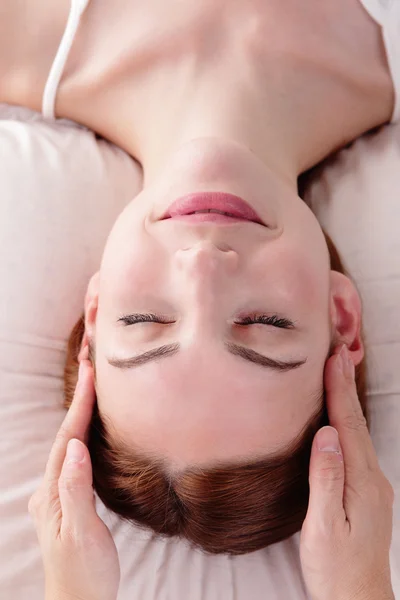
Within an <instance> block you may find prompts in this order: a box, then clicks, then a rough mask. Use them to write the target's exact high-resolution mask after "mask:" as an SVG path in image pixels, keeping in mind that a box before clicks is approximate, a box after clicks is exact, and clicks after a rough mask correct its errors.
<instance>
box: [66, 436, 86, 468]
mask: <svg viewBox="0 0 400 600" xmlns="http://www.w3.org/2000/svg"><path fill="white" fill-rule="evenodd" d="M84 457H85V454H84V449H83V445H82V443H81V442H80V441H79V440H76V439H73V440H69V442H68V446H67V465H69V464H70V463H79V462H82V461H83V459H84Z"/></svg>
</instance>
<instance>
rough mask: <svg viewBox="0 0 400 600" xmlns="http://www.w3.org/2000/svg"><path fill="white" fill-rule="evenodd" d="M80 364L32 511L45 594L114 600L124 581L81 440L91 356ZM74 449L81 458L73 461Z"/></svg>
mask: <svg viewBox="0 0 400 600" xmlns="http://www.w3.org/2000/svg"><path fill="white" fill-rule="evenodd" d="M80 367H81V368H80V377H79V381H78V385H77V387H76V390H75V395H74V399H73V401H72V404H71V407H70V409H69V411H68V413H67V415H66V417H65V419H64V422H63V424H62V425H61V428H60V430H59V432H58V434H57V437H56V440H55V442H54V444H53V447H52V449H51V453H50V457H49V459H48V462H47V465H46V473H45V476H44V479H43V481H42V483H41V485H40V487H39V488H38V489H37V491H36V492H35V493H34V494H33V496H32V497H31V498H30V500H29V505H28V510H29V513H30V514H31V516H32V517H33V519H34V522H35V527H36V531H37V534H38V539H39V544H40V548H41V552H42V558H43V564H44V570H45V580H46V598H49V599H50V598H52V599H53V598H54V599H55V598H62V599H63V600H64V598H66V599H69V598H71V599H72V598H74V599H76V598H79V599H80V600H115V599H116V598H117V594H118V587H119V580H120V567H119V561H118V554H117V549H116V547H115V544H114V541H113V539H112V536H111V534H110V531H109V530H108V528H107V527H106V525H105V523H104V522H103V521H102V520H101V519H100V517H99V516H98V515H97V513H96V509H95V497H94V493H93V488H92V466H91V460H90V455H89V451H88V449H87V447H86V445H85V444H84V443H82V442H85V443H87V432H88V427H89V424H90V419H91V415H92V411H93V405H94V398H95V391H94V383H93V369H92V366H91V365H90V362H89V361H87V360H82V361H81V365H80ZM71 440H72V442H71ZM79 440H80V441H79ZM67 444H68V453H67V456H66V450H67ZM70 450H72V451H76V452H77V454H76V459H79V458H82V460H81V461H79V462H71V463H69V462H68V459H69V458H70V455H69V452H70ZM71 458H72V459H73V455H72V454H71Z"/></svg>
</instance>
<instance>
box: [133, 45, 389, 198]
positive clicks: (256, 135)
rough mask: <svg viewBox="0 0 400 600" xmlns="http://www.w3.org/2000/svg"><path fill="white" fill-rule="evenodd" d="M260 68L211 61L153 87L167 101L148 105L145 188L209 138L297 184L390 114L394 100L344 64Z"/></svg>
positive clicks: (285, 63) (142, 156)
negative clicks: (353, 76) (239, 148)
mask: <svg viewBox="0 0 400 600" xmlns="http://www.w3.org/2000/svg"><path fill="white" fill-rule="evenodd" d="M182 62H183V63H184V61H182ZM255 65H256V62H255V61H253V62H252V63H250V62H248V63H246V62H244V63H243V64H239V65H238V66H237V68H235V70H234V73H231V72H230V71H229V69H227V68H226V64H225V65H224V68H222V66H221V68H220V69H217V68H216V67H214V69H213V70H211V69H210V67H209V66H207V65H205V66H204V69H201V70H200V69H199V71H200V72H201V73H205V75H202V76H199V75H198V74H197V73H196V75H194V74H193V70H191V71H190V73H191V74H190V75H187V72H188V69H187V68H186V65H185V64H183V65H182V66H177V67H176V75H174V85H173V86H170V87H168V88H167V90H168V91H167V92H165V88H164V89H163V91H162V92H161V93H160V90H159V88H158V89H157V88H156V87H154V90H150V91H149V90H148V88H147V92H146V93H147V94H149V96H148V97H152V94H154V96H155V97H156V98H162V102H161V103H160V106H159V110H154V106H153V105H151V112H150V110H149V112H148V113H147V112H146V110H145V112H144V114H142V118H141V119H140V122H141V127H140V128H139V130H138V131H137V133H138V139H139V140H140V141H139V144H138V147H140V149H141V152H140V153H138V155H139V156H138V159H139V160H140V162H141V164H142V166H143V171H144V185H145V186H148V185H150V184H151V183H152V182H153V181H154V180H156V178H157V176H158V174H159V173H160V171H161V170H162V169H164V168H165V167H166V166H167V164H168V163H169V161H170V159H171V158H172V157H173V156H174V155H175V154H176V152H177V151H178V150H179V149H180V148H181V147H182V146H183V145H184V144H186V143H188V142H190V141H191V140H194V139H197V138H203V137H207V138H210V139H211V138H224V139H226V140H230V141H233V142H237V143H239V144H241V145H243V146H245V147H246V148H247V149H249V150H250V151H251V152H252V153H254V154H255V155H256V156H257V157H258V158H259V159H260V160H261V161H262V162H263V163H264V164H265V165H266V166H267V167H268V168H269V169H271V170H272V171H273V172H275V173H276V175H278V176H279V177H280V178H281V179H282V180H285V181H286V182H288V183H289V184H290V185H291V186H292V188H293V189H297V178H298V176H299V175H300V174H301V173H303V172H304V171H306V170H308V169H309V168H311V167H312V166H314V165H315V164H317V163H318V162H320V161H321V160H322V159H323V158H325V157H326V156H327V155H329V154H330V153H332V152H333V151H335V150H337V149H339V148H340V147H342V146H344V145H345V144H347V143H348V142H350V141H351V140H352V139H354V138H355V137H357V136H358V135H361V134H362V133H363V132H365V131H367V130H368V129H369V128H371V127H373V126H376V125H378V124H380V123H382V122H384V121H385V119H387V118H388V117H389V116H390V110H391V103H390V101H389V102H387V103H386V105H385V103H384V102H382V95H379V94H377V89H376V86H375V87H374V86H371V82H365V84H366V85H365V86H363V85H360V82H357V84H354V85H353V84H352V83H351V80H350V82H349V78H348V77H346V76H347V75H348V74H347V73H340V72H339V70H338V69H337V71H336V73H335V72H334V71H332V69H329V68H327V69H326V70H325V71H324V70H323V69H321V68H320V67H319V69H320V70H319V71H318V69H317V68H316V67H313V68H312V67H311V64H310V63H308V62H307V61H305V60H304V59H303V62H302V61H300V60H295V59H294V58H293V57H291V60H290V61H289V60H288V59H285V57H281V58H280V60H279V59H278V58H277V57H276V56H271V59H270V60H266V58H265V56H264V57H263V64H262V65H260V64H259V65H258V68H256V67H255ZM180 73H185V74H186V77H183V75H182V77H181V76H180V75H179V74H180ZM299 90H301V93H300V92H299ZM367 91H369V95H367V96H366V92H367ZM372 92H373V93H372ZM366 98H367V99H368V98H369V101H367V100H366ZM331 106H335V111H332V110H331ZM382 109H383V112H382ZM388 111H389V112H388ZM374 123H375V124H376V125H374ZM210 147H212V146H210Z"/></svg>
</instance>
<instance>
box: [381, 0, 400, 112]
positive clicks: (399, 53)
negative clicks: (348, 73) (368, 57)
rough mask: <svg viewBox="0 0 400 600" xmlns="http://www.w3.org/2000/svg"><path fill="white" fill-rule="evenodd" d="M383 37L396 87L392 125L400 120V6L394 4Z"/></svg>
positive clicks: (397, 3)
mask: <svg viewBox="0 0 400 600" xmlns="http://www.w3.org/2000/svg"><path fill="white" fill-rule="evenodd" d="M383 36H384V40H385V44H386V54H387V59H388V63H389V67H390V72H391V74H392V79H393V85H394V109H393V114H392V119H391V123H395V122H397V121H399V120H400V4H399V2H398V0H396V2H393V3H392V5H391V8H390V12H389V14H388V19H387V21H386V23H385V24H384V28H383Z"/></svg>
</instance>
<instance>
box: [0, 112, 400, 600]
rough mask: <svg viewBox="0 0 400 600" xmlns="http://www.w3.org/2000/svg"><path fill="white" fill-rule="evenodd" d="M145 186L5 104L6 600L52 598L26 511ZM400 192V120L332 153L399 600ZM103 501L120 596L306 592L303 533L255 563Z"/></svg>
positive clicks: (322, 197)
mask: <svg viewBox="0 0 400 600" xmlns="http://www.w3.org/2000/svg"><path fill="white" fill-rule="evenodd" d="M11 119H13V120H11ZM141 188H142V170H141V168H140V166H139V165H138V163H136V162H135V161H134V160H132V159H131V158H130V157H129V156H127V155H126V154H125V153H124V152H123V151H121V150H119V149H118V148H116V147H115V146H113V145H112V144H109V143H107V142H105V141H104V140H98V139H96V137H95V135H94V134H93V133H92V132H90V131H87V130H85V129H83V128H82V127H81V126H79V125H77V124H74V123H73V122H70V121H68V120H58V121H56V122H55V123H52V122H49V121H46V120H45V119H43V117H41V115H39V114H38V113H34V112H32V111H30V110H28V109H22V108H18V107H11V106H7V105H0V207H1V218H0V257H1V258H0V281H1V282H2V285H1V286H0V456H1V461H0V598H1V600H3V599H4V600H6V599H8V598H12V599H13V600H26V599H27V598H29V599H30V600H43V597H44V595H43V585H44V579H43V570H42V561H41V556H40V551H39V546H38V542H37V539H36V533H35V530H34V525H33V522H32V519H31V517H30V516H29V514H28V511H27V505H28V501H29V498H30V496H31V495H32V493H33V492H34V491H35V490H36V489H37V487H38V485H39V483H40V481H41V479H42V476H43V473H44V470H45V465H46V461H47V458H48V455H49V451H50V448H51V445H52V443H53V441H54V437H55V435H56V433H57V430H58V428H59V425H60V423H61V421H62V419H63V417H64V415H65V409H63V408H62V401H63V383H62V379H63V368H64V363H65V357H66V344H67V339H68V336H69V334H70V331H71V328H72V326H73V325H74V323H75V322H76V320H77V319H78V318H79V317H80V316H81V312H82V309H83V301H84V294H85V291H86V286H87V283H88V280H89V278H90V276H91V275H92V274H93V273H94V272H95V271H96V270H97V269H98V267H99V263H100V259H101V254H102V250H103V247H104V243H105V240H106V237H107V234H108V232H109V230H110V228H111V227H112V225H113V223H114V220H115V218H116V217H117V215H118V214H119V213H120V211H121V210H122V209H123V208H124V206H126V204H127V203H128V202H129V201H130V200H131V198H132V197H134V196H135V195H136V194H137V193H138V192H139V191H140V190H141ZM399 190H400V124H399V125H391V126H387V127H384V128H383V129H382V130H381V131H380V132H378V133H375V134H374V135H369V136H365V137H364V138H361V139H359V140H357V141H356V142H355V143H354V144H353V145H352V146H351V147H350V148H348V149H346V150H343V151H342V152H341V153H340V154H339V155H337V157H336V158H333V159H331V160H330V161H329V162H328V163H327V164H326V165H325V168H324V170H322V171H321V172H319V173H317V174H316V176H315V179H314V180H313V182H312V184H311V185H310V187H309V192H308V194H307V201H308V202H309V203H310V206H311V207H312V208H313V210H314V211H315V213H316V214H317V216H318V218H319V219H320V220H321V223H322V224H323V225H324V226H325V228H326V230H327V231H328V233H330V234H331V236H332V238H333V240H334V241H335V242H336V243H337V246H338V249H339V251H340V252H341V253H342V256H343V257H344V259H345V262H346V264H347V266H348V268H349V270H350V272H351V273H352V274H353V276H354V278H355V281H356V283H357V284H358V286H359V289H360V293H361V294H362V299H363V304H364V322H365V330H366V336H367V344H368V348H369V351H370V358H371V362H370V365H369V366H370V374H369V375H370V380H369V403H370V406H371V414H372V432H371V433H372V438H373V442H374V445H375V448H376V450H377V453H378V457H379V460H380V463H381V466H382V469H383V470H384V472H385V474H386V475H387V477H388V478H389V479H390V481H391V483H392V485H393V487H394V489H395V492H396V501H395V516H394V531H393V542H392V548H391V567H392V582H393V587H394V591H395V594H396V595H398V596H399V597H400V504H399V502H400V463H399V456H400V426H399V423H400V369H399V356H400V320H399V318H398V311H399V306H400V260H399V257H400V238H399V234H398V227H399V225H398V224H399V222H400V198H399ZM299 201H300V200H299ZM97 505H98V509H99V514H100V516H101V517H102V518H103V519H104V520H105V522H106V523H107V525H108V526H109V527H110V529H111V531H112V534H113V536H114V539H115V542H116V545H117V548H118V552H119V556H120V562H121V571H122V580H121V586H120V593H119V596H118V600H188V599H189V598H190V600H220V599H221V598H223V599H224V600H230V599H233V598H235V599H236V600H248V599H249V598H251V599H252V600H265V599H266V598H268V600H282V599H283V598H284V599H285V600H305V599H306V598H307V595H306V593H305V590H304V585H303V582H302V577H301V570H300V562H299V534H298V533H297V534H295V535H294V536H292V537H291V538H290V539H288V540H286V541H284V542H282V543H279V544H276V545H274V546H271V547H269V548H266V549H263V550H260V551H258V552H254V553H251V554H247V555H244V556H238V557H234V558H229V557H228V556H226V555H223V556H211V557H210V556H205V555H203V554H202V553H201V552H200V551H198V550H194V549H192V548H190V547H189V545H188V544H187V543H185V542H179V541H177V540H174V539H169V540H162V539H159V538H157V536H155V535H153V534H152V533H150V532H147V531H142V530H140V529H138V528H137V527H134V526H130V525H127V524H125V523H123V522H121V521H120V520H119V518H118V517H116V516H115V515H113V514H111V513H109V511H107V510H106V509H105V507H104V506H103V505H102V504H101V503H100V501H98V503H97ZM371 543H373V540H371Z"/></svg>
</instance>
